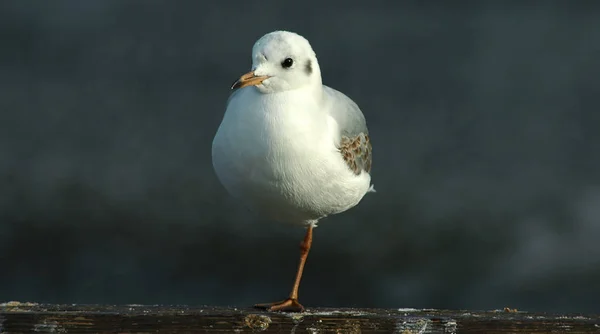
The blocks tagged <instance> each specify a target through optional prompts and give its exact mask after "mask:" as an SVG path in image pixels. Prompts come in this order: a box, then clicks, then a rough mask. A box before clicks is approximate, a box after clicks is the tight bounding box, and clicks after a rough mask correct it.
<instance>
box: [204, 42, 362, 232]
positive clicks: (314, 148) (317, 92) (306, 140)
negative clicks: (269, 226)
mask: <svg viewBox="0 0 600 334" xmlns="http://www.w3.org/2000/svg"><path fill="white" fill-rule="evenodd" d="M288 59H291V63H292V65H290V66H287V65H289V63H290V61H288ZM250 74H252V76H250V78H251V79H249V80H248V82H250V80H254V81H252V83H249V84H248V86H246V87H244V88H239V89H238V90H236V91H235V92H234V93H233V94H232V95H231V97H230V98H229V101H228V103H227V109H226V111H225V116H224V117H223V121H222V123H221V125H220V126H219V129H218V131H217V134H216V136H215V138H214V141H213V147H212V159H213V166H214V169H215V171H216V174H217V176H218V178H219V180H220V181H221V183H222V184H223V186H224V187H225V188H226V189H227V191H228V192H229V193H230V194H231V195H232V196H234V197H236V198H238V199H239V200H240V201H241V202H243V203H244V204H245V205H247V206H248V207H249V208H251V209H254V210H256V211H258V212H259V213H260V214H263V215H265V216H266V217H268V218H270V219H273V220H276V221H281V222H290V223H298V224H311V225H314V224H315V223H316V222H317V221H318V220H319V219H320V218H323V217H325V216H327V215H331V214H336V213H340V212H343V211H345V210H348V209H350V208H352V207H353V206H355V205H356V204H358V203H359V201H360V200H361V199H362V198H363V196H364V195H365V194H366V193H367V192H368V191H369V190H370V189H372V187H371V186H370V182H371V176H370V175H369V171H370V163H371V155H370V144H369V143H368V142H367V143H366V144H368V145H369V146H368V149H369V152H368V156H366V155H364V154H363V155H362V156H359V155H358V154H357V155H356V160H355V162H357V163H358V164H355V165H358V166H361V163H363V164H364V163H366V162H367V160H366V159H368V168H363V169H360V170H357V172H358V174H357V172H355V171H354V170H353V169H352V167H351V166H349V164H348V162H347V161H345V159H344V155H343V152H341V148H340V145H341V139H342V136H346V137H348V138H350V139H352V138H355V137H356V136H358V135H360V134H363V137H364V136H365V135H368V130H367V127H366V122H365V120H364V116H363V114H362V112H361V111H360V109H359V108H358V107H357V106H356V104H355V103H354V102H353V101H352V100H351V99H349V98H348V97H346V96H345V95H344V94H342V93H340V92H338V91H336V90H334V89H332V88H329V87H327V86H324V85H322V83H321V73H320V68H319V64H318V61H317V58H316V55H315V53H314V51H313V50H312V48H311V46H310V44H309V42H308V41H307V40H306V39H304V38H303V37H301V36H300V35H297V34H295V33H291V32H284V31H276V32H272V33H270V34H267V35H265V36H263V37H262V38H261V39H259V40H258V41H257V42H256V43H255V45H254V47H253V49H252V72H251V73H250ZM254 78H258V79H254ZM260 78H262V79H260ZM259 79H260V80H259ZM238 83H239V82H238ZM241 86H242V87H243V86H244V85H241ZM366 138H367V140H368V136H367V137H366ZM363 144H365V143H363ZM362 151H364V150H362ZM362 151H361V150H360V149H359V150H358V151H355V153H356V152H362ZM351 156H352V157H355V155H351ZM360 159H362V160H360Z"/></svg>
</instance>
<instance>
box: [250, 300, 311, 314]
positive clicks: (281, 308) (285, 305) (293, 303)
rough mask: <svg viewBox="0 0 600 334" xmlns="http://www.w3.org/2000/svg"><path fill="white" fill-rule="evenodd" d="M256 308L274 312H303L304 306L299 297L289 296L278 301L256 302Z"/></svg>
mask: <svg viewBox="0 0 600 334" xmlns="http://www.w3.org/2000/svg"><path fill="white" fill-rule="evenodd" d="M254 307H256V308H260V309H263V310H267V311H272V312H277V311H278V312H302V311H304V306H302V305H301V304H300V303H298V299H292V298H288V299H286V300H283V301H280V302H277V303H266V304H256V305H254Z"/></svg>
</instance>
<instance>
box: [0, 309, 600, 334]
mask: <svg viewBox="0 0 600 334" xmlns="http://www.w3.org/2000/svg"><path fill="white" fill-rule="evenodd" d="M28 332H42V333H44V332H45V333H99V332H121V333H122V332H126V333H144V332H146V333H149V332H152V333H171V332H178V333H185V332H196V333H198V332H200V333H253V332H263V333H403V334H408V333H600V316H598V315H594V316H592V315H581V314H571V315H559V314H542V313H527V312H516V311H514V310H508V309H506V310H497V311H483V312H480V311H477V312H475V311H448V310H433V309H432V310H416V309H350V308H344V309H330V308H314V309H308V310H307V311H306V312H304V313H296V314H294V313H292V314H287V313H271V312H263V311H259V310H255V309H252V308H231V307H211V306H203V307H187V306H157V305H154V306H147V305H120V306H113V305H47V304H36V303H19V302H9V303H3V304H0V333H28Z"/></svg>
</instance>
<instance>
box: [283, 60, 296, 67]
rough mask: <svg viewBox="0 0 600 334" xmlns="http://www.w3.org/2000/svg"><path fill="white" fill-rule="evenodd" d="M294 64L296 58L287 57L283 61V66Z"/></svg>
mask: <svg viewBox="0 0 600 334" xmlns="http://www.w3.org/2000/svg"><path fill="white" fill-rule="evenodd" d="M292 65H294V60H293V59H292V58H285V60H284V61H282V62H281V66H282V67H283V68H290V67H292Z"/></svg>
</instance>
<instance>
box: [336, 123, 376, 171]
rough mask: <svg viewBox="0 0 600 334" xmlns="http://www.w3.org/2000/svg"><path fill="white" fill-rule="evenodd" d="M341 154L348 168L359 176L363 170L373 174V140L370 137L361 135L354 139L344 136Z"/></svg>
mask: <svg viewBox="0 0 600 334" xmlns="http://www.w3.org/2000/svg"><path fill="white" fill-rule="evenodd" d="M340 153H341V154H342V158H344V161H345V162H346V164H347V165H348V167H349V168H350V169H351V170H352V171H353V172H354V174H356V175H358V174H360V173H361V172H362V171H363V170H364V171H366V172H367V173H370V172H371V140H370V139H369V135H366V134H364V133H361V134H359V135H358V136H356V137H354V138H348V137H346V136H342V141H341V145H340Z"/></svg>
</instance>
